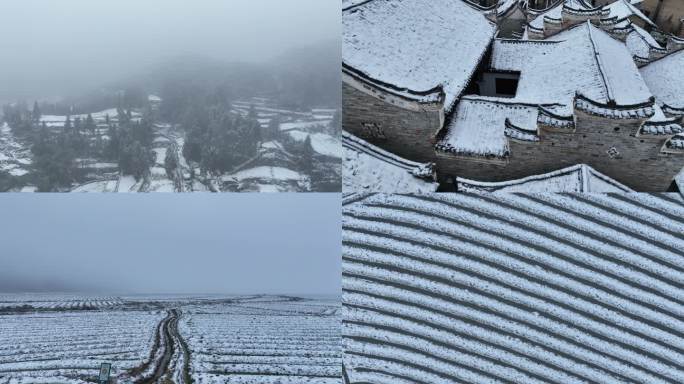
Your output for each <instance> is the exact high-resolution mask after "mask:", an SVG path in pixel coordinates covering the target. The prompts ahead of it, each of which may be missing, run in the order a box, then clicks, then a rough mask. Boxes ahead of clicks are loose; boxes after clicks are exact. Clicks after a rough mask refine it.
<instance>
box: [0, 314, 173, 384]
mask: <svg viewBox="0 0 684 384" xmlns="http://www.w3.org/2000/svg"><path fill="white" fill-rule="evenodd" d="M164 316H165V313H164V312H163V311H159V312H142V311H118V310H117V311H64V312H35V313H31V314H19V315H0V335H1V337H0V383H2V384H5V383H7V384H9V383H12V384H21V383H86V382H94V381H95V380H96V378H97V374H98V369H99V366H100V364H101V363H103V362H110V363H112V375H113V376H119V375H121V374H122V373H123V372H125V371H126V370H129V369H132V368H134V367H138V366H140V365H141V364H142V363H143V362H144V361H145V360H146V359H148V357H149V354H150V349H151V348H152V345H153V343H154V339H155V334H156V330H157V326H158V324H159V322H160V321H161V319H162V318H163V317H164Z"/></svg>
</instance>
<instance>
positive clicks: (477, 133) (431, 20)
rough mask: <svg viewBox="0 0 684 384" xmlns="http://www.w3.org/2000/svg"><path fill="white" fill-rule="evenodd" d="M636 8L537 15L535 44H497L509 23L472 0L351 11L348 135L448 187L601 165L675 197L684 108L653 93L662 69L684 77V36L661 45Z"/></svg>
mask: <svg viewBox="0 0 684 384" xmlns="http://www.w3.org/2000/svg"><path fill="white" fill-rule="evenodd" d="M504 3H509V2H506V1H502V2H500V3H499V5H500V6H501V5H504ZM633 3H635V0H617V1H615V2H610V3H609V4H606V5H604V6H594V5H590V4H588V3H587V2H585V1H583V0H564V1H562V2H560V3H557V4H556V5H555V6H552V7H550V8H548V9H546V10H544V11H543V12H530V11H529V10H526V11H525V12H526V15H525V17H526V18H527V19H528V20H530V21H529V23H528V25H527V26H526V28H525V32H524V36H523V39H503V38H498V37H495V36H496V33H497V30H498V29H497V24H496V23H494V21H493V20H496V21H497V22H499V21H500V20H498V19H497V17H492V13H491V10H482V9H480V8H479V7H476V6H471V5H470V4H468V3H466V2H458V1H455V2H454V1H447V0H436V1H430V2H428V1H420V0H416V1H405V0H404V1H402V0H394V1H370V2H367V3H363V4H361V5H359V6H356V7H352V8H350V9H347V10H345V11H344V13H343V23H344V32H343V36H344V37H343V38H344V40H343V41H344V42H343V44H344V45H343V60H344V63H343V80H344V84H343V107H344V120H343V126H344V129H345V130H347V131H349V132H352V133H354V134H355V135H357V136H359V137H361V138H363V139H365V140H368V141H369V142H372V143H374V144H376V145H378V146H380V147H382V148H384V149H386V150H388V151H390V152H393V153H395V154H398V155H401V156H404V157H406V158H408V159H411V160H415V161H421V162H435V163H436V164H437V171H438V176H439V179H440V181H442V182H453V181H454V180H455V178H457V177H464V178H469V179H475V180H481V181H490V182H491V181H496V182H499V181H505V180H511V179H519V178H524V177H526V176H530V175H535V174H544V173H547V172H552V171H555V170H557V169H560V168H564V167H569V166H573V165H575V164H587V165H589V166H591V167H593V168H595V169H596V170H597V171H598V172H601V173H604V174H606V175H607V176H608V177H610V178H613V179H615V180H617V182H619V183H623V184H625V185H627V186H629V187H631V188H633V189H635V190H639V191H664V190H666V189H668V188H669V187H670V186H671V185H672V184H673V180H674V177H675V175H677V174H678V173H679V172H680V170H682V168H683V167H684V134H682V133H683V132H684V130H683V129H682V126H681V123H682V116H684V114H683V113H682V112H684V109H680V108H682V107H684V103H681V100H679V99H678V98H677V97H676V96H667V95H668V94H669V93H668V92H670V90H668V89H665V87H663V86H661V87H659V89H658V91H656V90H651V87H656V85H654V84H656V83H658V81H660V80H659V78H658V76H657V75H650V73H651V72H652V73H656V72H657V71H656V70H651V69H649V68H651V67H652V66H653V67H652V68H656V67H668V68H671V69H670V70H671V71H675V72H676V71H677V65H678V63H679V62H678V61H676V60H674V59H675V58H678V57H679V55H678V53H679V52H678V51H679V50H680V49H681V48H682V47H684V44H683V43H684V41H682V40H681V39H678V38H676V37H674V36H670V37H669V38H668V41H667V42H665V43H662V42H658V41H656V40H655V39H654V38H653V37H652V36H651V35H650V34H649V33H648V32H647V31H646V29H650V28H653V27H654V25H653V23H652V22H651V21H650V20H649V19H648V18H647V17H645V15H644V14H643V13H642V12H641V11H640V10H639V9H638V8H637V7H636V6H635V5H634V4H633ZM636 3H638V1H636ZM509 5H510V4H509ZM515 7H520V5H519V3H518V4H516V5H515ZM497 9H501V7H499V8H497ZM497 12H498V11H497ZM497 14H498V13H497ZM637 63H638V66H639V67H641V70H640V69H639V67H638V66H637ZM662 63H665V64H662ZM659 70H662V69H661V68H659ZM642 73H643V74H644V75H643V77H642ZM671 76H672V77H676V78H677V79H680V78H683V77H684V76H682V75H681V74H674V73H673V74H671ZM644 78H645V79H646V81H645V80H644ZM677 81H681V80H677ZM674 86H676V85H673V87H674ZM679 89H680V90H681V89H682V88H679ZM674 93H676V94H680V93H681V92H680V93H677V92H676V91H675V92H674ZM668 97H669V99H668Z"/></svg>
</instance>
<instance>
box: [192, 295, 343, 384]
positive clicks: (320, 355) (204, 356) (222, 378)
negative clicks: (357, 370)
mask: <svg viewBox="0 0 684 384" xmlns="http://www.w3.org/2000/svg"><path fill="white" fill-rule="evenodd" d="M185 314H186V315H185V316H184V318H183V320H182V321H181V323H180V332H181V334H183V335H184V337H185V339H186V341H187V344H188V347H189V349H190V351H191V353H190V354H191V356H192V357H191V365H192V367H191V371H192V377H193V378H195V380H196V382H197V383H225V382H230V383H244V384H247V383H274V384H275V383H283V384H285V383H341V382H342V378H341V375H340V363H341V356H342V346H341V340H340V313H339V301H334V300H324V301H321V300H303V301H291V300H289V299H287V298H281V299H278V298H275V299H274V298H269V297H267V298H265V299H254V300H246V301H242V302H240V303H236V304H218V305H214V306H210V307H207V306H198V307H188V308H186V309H185Z"/></svg>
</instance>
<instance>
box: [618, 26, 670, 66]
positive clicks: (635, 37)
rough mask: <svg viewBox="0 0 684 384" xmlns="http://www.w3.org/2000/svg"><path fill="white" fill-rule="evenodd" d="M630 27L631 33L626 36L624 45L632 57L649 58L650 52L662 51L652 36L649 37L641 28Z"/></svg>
mask: <svg viewBox="0 0 684 384" xmlns="http://www.w3.org/2000/svg"><path fill="white" fill-rule="evenodd" d="M630 26H631V28H632V31H631V32H629V33H628V34H627V38H626V41H625V43H626V44H627V48H628V49H629V51H630V52H631V53H632V55H634V56H639V57H642V58H649V57H650V55H651V50H653V49H656V50H662V49H663V47H662V46H661V45H660V44H658V42H657V41H656V40H655V39H654V38H653V36H651V34H650V33H648V32H646V31H645V30H644V29H643V28H641V27H639V26H638V25H634V24H630Z"/></svg>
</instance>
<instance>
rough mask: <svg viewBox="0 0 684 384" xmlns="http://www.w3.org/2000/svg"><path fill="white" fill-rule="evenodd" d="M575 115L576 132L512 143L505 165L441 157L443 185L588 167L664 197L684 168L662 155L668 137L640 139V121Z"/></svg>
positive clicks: (679, 159)
mask: <svg viewBox="0 0 684 384" xmlns="http://www.w3.org/2000/svg"><path fill="white" fill-rule="evenodd" d="M575 116H576V126H577V127H578V128H577V131H576V132H574V133H562V132H557V131H556V132H552V131H546V130H542V132H540V139H541V140H540V141H539V142H536V143H534V142H519V141H515V140H510V149H511V156H510V158H509V159H508V160H507V161H504V162H502V161H496V162H494V161H483V160H484V159H481V158H480V159H475V158H470V157H463V156H454V155H453V154H448V153H443V152H438V153H437V169H438V172H439V176H440V181H446V180H448V179H449V178H450V177H453V176H455V175H458V176H461V177H465V178H470V179H474V180H480V181H505V180H511V179H518V178H522V177H526V176H530V175H534V174H540V173H547V172H551V171H555V170H558V169H561V168H564V167H568V166H572V165H575V164H580V163H584V164H588V165H590V166H591V167H593V168H595V169H596V170H597V171H599V172H602V173H604V174H606V175H608V176H610V177H612V178H614V179H616V180H617V181H619V182H621V183H623V184H625V185H627V186H629V187H631V188H633V189H635V190H637V191H644V192H662V191H665V190H667V188H668V187H669V186H670V184H671V183H672V180H673V179H674V176H675V175H676V174H677V173H678V172H679V171H680V170H681V169H682V168H683V167H684V155H681V154H664V153H661V152H660V149H661V148H662V147H663V145H664V143H665V141H666V137H665V136H660V137H650V136H649V137H646V136H641V137H635V136H634V135H635V133H636V131H637V130H638V128H639V126H640V125H641V123H642V120H640V119H633V120H611V119H608V118H602V117H597V116H592V115H588V114H586V113H584V112H582V111H579V110H576V111H575ZM615 128H619V129H617V130H616V129H615ZM611 148H614V149H615V151H611ZM611 154H612V156H611Z"/></svg>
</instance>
